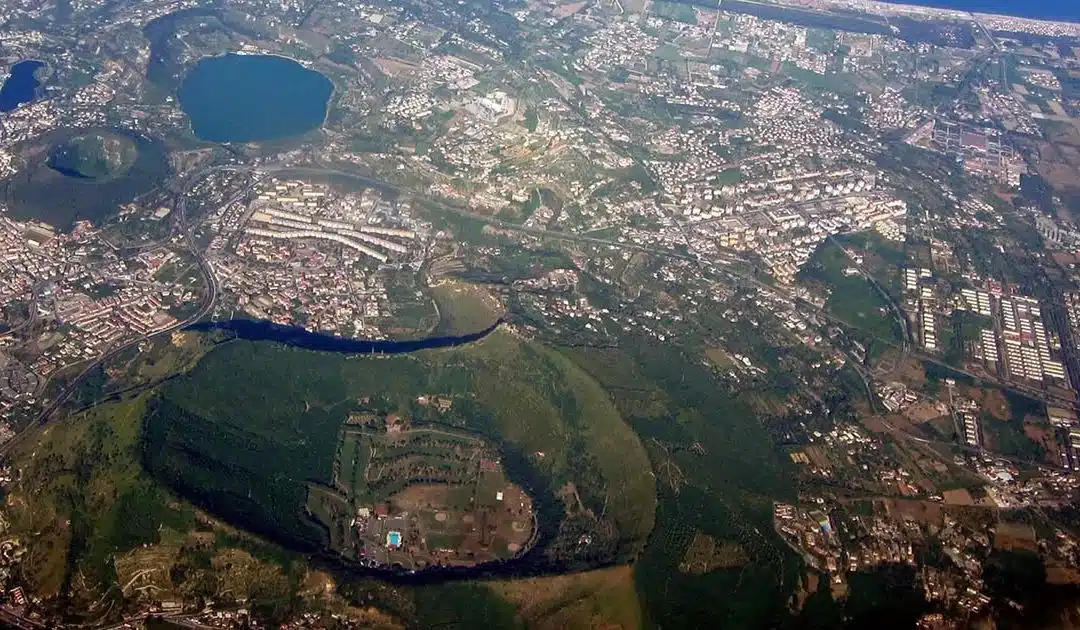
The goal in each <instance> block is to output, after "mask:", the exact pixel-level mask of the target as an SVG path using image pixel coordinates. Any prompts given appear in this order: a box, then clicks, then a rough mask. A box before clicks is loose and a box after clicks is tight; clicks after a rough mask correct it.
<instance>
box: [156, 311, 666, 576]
mask: <svg viewBox="0 0 1080 630" xmlns="http://www.w3.org/2000/svg"><path fill="white" fill-rule="evenodd" d="M421 396H440V397H446V398H448V399H450V400H452V401H453V403H452V405H451V406H450V407H449V408H448V409H439V408H437V407H436V406H434V405H421V404H420V403H419V402H418V399H419V398H420V397H421ZM364 411H369V412H373V413H378V414H382V415H385V414H391V413H394V414H399V415H400V416H402V417H404V418H407V419H408V420H409V421H410V422H411V423H412V424H413V425H414V426H431V425H445V426H449V427H460V428H462V429H467V430H468V431H470V432H475V433H478V434H480V435H483V436H484V437H485V438H487V439H489V440H490V441H491V443H492V444H493V445H494V446H496V447H497V448H498V450H499V451H501V453H502V455H503V463H504V466H505V467H506V470H507V472H508V474H509V476H510V478H511V481H514V482H515V483H519V484H521V485H523V486H524V487H525V489H526V491H528V492H529V494H530V495H532V496H534V499H535V500H536V501H537V503H541V504H543V503H547V504H552V503H554V502H555V500H554V488H558V487H561V486H563V485H565V484H567V483H573V484H575V485H576V486H577V487H578V488H579V494H581V498H582V501H583V502H584V503H585V504H586V505H587V506H588V507H589V509H590V510H591V512H592V514H593V525H592V527H593V529H594V530H595V531H596V532H597V540H598V543H597V545H596V546H595V547H594V549H600V550H603V555H604V556H605V557H607V558H608V559H614V558H616V557H620V558H621V557H629V556H631V555H632V554H634V553H636V551H637V550H639V549H640V548H641V546H642V545H643V543H644V540H645V538H646V536H647V535H648V533H649V531H650V529H651V527H652V514H653V512H654V506H655V500H656V498H655V482H654V481H653V478H652V476H651V474H650V469H649V463H648V459H647V455H646V452H645V449H644V447H643V446H642V445H641V443H640V442H639V441H638V440H637V437H636V436H635V435H634V433H633V432H632V431H631V429H630V428H629V426H627V425H626V424H625V423H624V422H623V420H622V418H621V417H620V415H619V413H618V412H617V411H616V409H615V408H614V407H613V406H612V404H611V401H610V400H609V399H608V397H607V394H606V392H605V391H604V390H603V389H602V388H601V387H600V385H599V384H597V383H596V381H594V380H593V379H592V378H590V377H589V376H588V375H587V374H586V373H585V372H584V371H582V370H581V369H579V368H577V366H575V365H574V364H572V363H571V362H569V361H568V360H566V358H565V357H563V356H562V355H560V354H558V353H555V352H553V351H551V350H548V349H545V348H542V347H540V346H538V345H536V344H533V343H530V342H525V341H522V340H519V339H517V338H516V337H514V336H512V335H511V334H508V333H505V332H502V331H496V332H495V333H492V334H491V335H489V336H488V337H487V338H486V339H484V340H483V341H481V342H477V343H475V344H472V345H470V346H466V347H462V348H457V349H453V350H444V351H425V352H420V353H416V354H413V355H397V356H391V357H369V356H357V357H347V356H344V355H334V354H320V353H313V352H309V351H302V350H296V349H292V348H288V347H283V346H279V345H274V344H267V343H250V342H240V341H236V342H231V343H228V344H225V345H222V346H220V347H218V348H217V349H215V350H214V351H213V352H211V353H210V354H208V355H207V356H206V357H205V358H204V359H203V360H202V361H201V362H200V363H199V365H198V366H197V367H196V368H195V369H194V370H192V371H191V372H190V373H189V374H187V375H185V376H183V377H180V378H177V379H174V380H172V381H170V382H169V383H168V384H167V385H165V386H164V387H163V392H162V396H161V398H160V400H159V401H157V402H156V403H155V405H154V406H153V407H152V409H151V411H150V413H149V414H148V416H147V428H146V439H145V440H144V461H145V463H146V465H147V467H148V468H149V469H150V470H151V471H153V472H154V474H155V475H156V476H157V477H158V478H159V479H161V480H162V481H163V482H165V483H167V484H169V485H170V486H172V487H173V488H175V489H176V490H177V491H178V492H180V493H181V494H183V495H184V496H187V497H190V498H191V499H193V500H195V501H196V502H197V503H199V504H201V505H203V506H205V507H207V508H208V509H210V510H211V511H213V512H215V513H216V514H218V515H220V516H222V517H224V518H226V519H228V520H230V521H232V522H233V523H235V524H237V525H241V526H244V527H246V528H249V529H252V530H254V531H258V532H262V533H266V534H269V535H272V536H274V537H276V538H278V539H284V540H287V541H289V542H290V543H293V544H296V545H300V546H303V547H308V548H322V547H324V546H326V545H327V544H329V542H330V541H329V540H328V538H329V536H328V533H327V532H326V531H325V528H324V527H320V526H317V525H316V524H315V522H314V521H313V519H311V518H310V517H308V516H307V514H306V513H305V507H306V505H307V503H308V502H307V498H308V495H307V490H308V486H309V484H311V483H314V484H320V485H322V486H325V487H328V488H331V487H333V486H334V483H335V478H334V461H335V458H336V457H337V458H339V470H338V481H339V484H340V485H341V487H344V486H346V485H347V486H348V487H349V488H350V489H352V490H353V491H354V492H356V491H357V490H358V489H359V488H358V485H359V479H358V476H357V470H358V468H369V466H368V464H369V463H365V464H364V465H363V466H360V465H358V464H357V461H358V460H359V459H360V458H361V457H363V451H364V448H365V447H364V444H363V443H359V444H356V445H355V446H345V445H343V446H342V449H341V450H340V452H339V448H338V442H339V437H340V435H341V433H340V430H341V428H342V426H343V425H344V424H345V423H346V421H347V419H348V418H349V416H350V414H353V413H358V412H364ZM342 460H350V461H351V463H350V461H342ZM350 469H351V470H350ZM367 482H370V476H369V478H368V479H367ZM368 490H369V491H373V492H374V493H379V494H381V493H385V492H388V491H390V490H391V489H390V488H389V487H387V488H375V489H372V488H370V487H368ZM538 510H539V512H540V519H541V526H542V527H543V526H545V525H546V526H548V527H551V528H552V529H554V528H556V527H557V526H558V522H559V521H560V519H561V518H562V515H561V514H560V512H559V511H558V510H552V509H551V508H550V507H548V508H545V507H544V506H543V505H540V506H538ZM320 520H321V519H320ZM545 521H546V522H545ZM575 541H576V537H575ZM599 541H603V543H604V544H600V542H599Z"/></svg>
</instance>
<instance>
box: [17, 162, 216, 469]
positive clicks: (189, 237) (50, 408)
mask: <svg viewBox="0 0 1080 630" xmlns="http://www.w3.org/2000/svg"><path fill="white" fill-rule="evenodd" d="M231 168H234V167H230V166H217V167H209V168H206V169H203V170H201V171H199V172H197V173H195V174H194V175H192V176H191V177H189V178H188V180H187V181H186V182H185V185H184V187H183V189H182V190H181V191H180V193H178V194H179V195H180V198H179V201H178V202H177V210H178V212H179V213H180V214H179V219H180V229H181V230H183V231H184V237H185V240H186V241H187V243H186V244H187V248H188V251H189V252H190V253H191V255H192V256H194V257H195V261H196V263H197V264H198V266H199V271H200V272H202V274H203V279H204V281H205V283H206V287H207V290H206V295H205V296H204V298H203V303H202V304H201V305H200V306H199V309H198V310H197V311H196V312H195V313H194V314H193V315H191V316H190V317H188V318H187V319H184V320H181V321H177V322H176V323H174V324H172V325H170V326H168V327H167V328H163V329H161V330H158V331H155V332H152V333H149V334H146V335H140V336H139V337H136V338H135V339H131V340H129V341H127V342H125V343H123V344H121V345H119V346H116V347H114V348H111V349H109V350H108V351H107V352H105V353H104V354H102V355H101V356H99V357H98V358H97V359H95V360H93V361H92V362H91V363H90V364H88V365H87V366H86V367H85V368H84V369H83V371H82V372H80V373H79V374H78V376H76V377H75V378H74V379H72V381H71V382H70V383H68V384H67V386H66V387H65V388H64V389H63V390H61V391H60V393H59V394H57V396H56V398H54V399H53V400H52V402H50V403H49V404H48V405H47V406H46V407H45V408H44V409H42V410H41V413H39V414H38V416H37V418H35V419H34V421H33V422H31V423H30V424H29V425H27V426H26V428H24V429H23V430H22V431H20V432H19V433H18V434H16V435H15V437H13V438H12V439H10V440H8V441H7V442H5V443H4V444H3V446H0V456H6V455H7V454H8V453H10V452H11V451H12V450H13V449H14V448H15V446H16V445H18V444H19V443H20V442H21V441H22V440H23V439H24V438H25V437H26V436H27V435H28V434H29V433H30V432H31V431H32V430H33V429H35V428H38V427H41V426H44V425H46V424H48V422H49V420H50V419H51V418H52V415H53V414H54V413H56V410H57V409H59V408H60V407H61V406H62V405H63V404H64V403H66V402H67V401H68V400H69V399H70V398H71V397H72V396H73V395H74V394H75V392H76V391H77V390H78V388H79V386H80V385H81V384H82V383H83V381H85V380H86V379H87V377H89V376H90V374H92V373H93V371H94V370H95V369H96V368H98V367H99V366H101V365H102V364H104V363H106V362H107V361H109V360H110V359H112V358H114V357H116V356H118V355H119V354H120V353H122V352H124V351H125V350H128V349H129V348H132V347H134V346H136V345H138V344H140V343H142V342H143V341H145V340H147V339H152V338H154V337H159V336H161V335H166V334H169V333H172V332H173V331H176V330H180V329H182V328H184V327H185V326H188V325H189V324H193V323H195V322H197V321H199V320H200V319H202V318H203V317H205V316H206V315H207V314H208V313H210V311H211V310H212V309H213V308H214V304H215V303H216V302H217V298H218V291H219V288H218V282H217V278H216V277H215V276H214V270H213V268H212V267H211V266H210V263H209V262H208V261H207V260H206V259H205V258H204V257H203V255H202V252H201V251H199V249H198V247H197V246H196V244H195V238H194V233H195V227H196V224H195V223H192V224H186V221H187V215H186V211H187V193H188V191H189V190H190V189H191V188H192V187H193V186H194V185H195V183H197V182H198V181H200V180H201V179H202V178H203V177H205V176H207V175H209V174H210V173H211V172H214V171H218V170H230V169H231ZM35 296H36V288H35ZM34 304H35V309H34V312H35V314H36V299H35V301H34Z"/></svg>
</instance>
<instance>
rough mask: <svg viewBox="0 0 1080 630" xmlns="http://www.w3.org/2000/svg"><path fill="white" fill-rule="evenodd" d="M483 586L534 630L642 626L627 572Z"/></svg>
mask: <svg viewBox="0 0 1080 630" xmlns="http://www.w3.org/2000/svg"><path fill="white" fill-rule="evenodd" d="M487 586H488V587H489V588H490V589H491V590H492V591H494V592H495V593H496V594H498V596H499V597H501V598H502V599H504V600H505V601H507V602H510V603H511V604H513V605H514V607H515V608H516V609H517V615H518V617H519V618H520V619H521V620H522V621H524V623H525V625H526V626H527V627H529V628H534V629H536V630H561V629H562V628H605V629H610V630H614V629H616V628H619V629H622V630H633V629H635V628H641V627H642V626H643V619H642V611H641V605H640V603H639V602H638V596H637V591H636V590H635V587H634V570H633V567H630V566H621V567H612V568H609V569H599V570H597V571H588V572H584V573H571V574H568V575H559V576H555V577H543V578H531V579H526V580H506V581H500V582H491V583H488V584H487Z"/></svg>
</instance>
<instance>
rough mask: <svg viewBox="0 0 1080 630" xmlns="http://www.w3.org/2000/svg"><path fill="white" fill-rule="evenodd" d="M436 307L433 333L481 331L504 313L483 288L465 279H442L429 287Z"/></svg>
mask: <svg viewBox="0 0 1080 630" xmlns="http://www.w3.org/2000/svg"><path fill="white" fill-rule="evenodd" d="M431 293H432V297H433V298H434V299H435V304H437V305H438V307H439V325H438V328H436V334H440V335H467V334H470V333H475V332H479V331H481V330H484V329H486V328H488V327H489V326H491V325H492V324H494V323H495V322H497V321H498V320H499V318H500V317H502V315H503V313H504V309H503V306H502V304H500V303H499V300H497V299H496V298H495V297H493V296H492V295H491V294H490V293H489V292H488V291H487V290H485V289H484V288H483V287H479V286H477V285H474V284H468V283H465V282H455V281H445V282H443V283H442V284H440V285H438V286H434V287H432V288H431Z"/></svg>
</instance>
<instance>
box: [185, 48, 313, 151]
mask: <svg viewBox="0 0 1080 630" xmlns="http://www.w3.org/2000/svg"><path fill="white" fill-rule="evenodd" d="M333 90H334V85H333V83H331V82H330V79H328V78H326V77H325V76H324V75H322V74H320V73H318V72H316V71H314V70H308V69H307V68H305V67H304V66H302V65H300V64H298V63H296V62H295V61H293V60H291V59H286V58H284V57H274V56H270V55H235V54H228V55H223V56H221V57H210V58H207V59H203V60H202V61H200V62H199V63H198V64H196V65H195V67H194V68H193V69H192V70H191V71H190V72H189V73H188V74H187V76H186V77H185V78H184V82H183V84H181V86H180V94H179V97H180V107H181V108H183V110H184V112H185V113H186V114H187V115H188V117H189V118H190V119H191V127H192V129H193V130H194V132H195V135H196V136H198V137H199V138H201V139H202V140H208V141H210V142H257V141H262V140H278V139H281V138H288V137H290V136H298V135H300V134H303V133H306V132H308V131H311V130H312V129H316V128H318V127H320V126H321V125H322V123H323V120H324V119H325V118H326V107H327V103H328V101H329V100H330V95H331V93H332V92H333Z"/></svg>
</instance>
